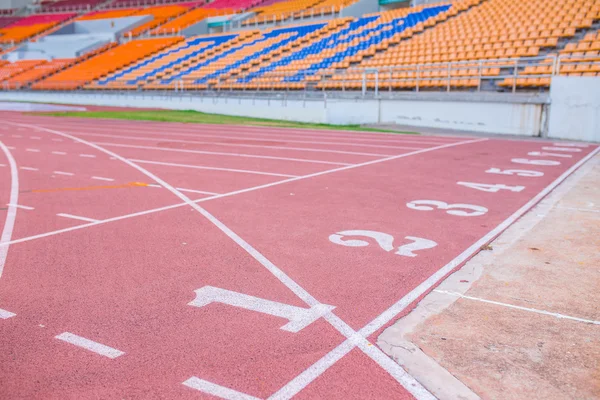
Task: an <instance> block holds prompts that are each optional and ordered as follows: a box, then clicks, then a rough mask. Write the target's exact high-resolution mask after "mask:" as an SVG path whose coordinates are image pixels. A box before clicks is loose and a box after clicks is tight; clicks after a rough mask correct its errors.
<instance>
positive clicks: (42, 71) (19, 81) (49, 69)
mask: <svg viewBox="0 0 600 400" xmlns="http://www.w3.org/2000/svg"><path fill="white" fill-rule="evenodd" d="M22 62H23V61H21V62H19V63H22ZM71 62H72V61H71V60H61V59H56V60H52V61H47V62H46V61H42V62H40V63H38V64H35V63H33V62H32V64H34V65H33V67H32V68H27V69H23V70H22V71H21V72H19V73H17V74H14V75H12V77H11V78H10V79H6V80H5V81H3V86H5V87H7V88H10V89H15V88H20V87H25V86H27V85H29V84H31V83H32V82H36V81H38V80H40V79H42V78H43V77H45V76H46V75H48V74H50V73H53V72H55V71H57V70H59V69H61V68H63V67H65V66H66V65H68V64H69V63H71ZM1 73H2V69H1V68H0V74H1Z"/></svg>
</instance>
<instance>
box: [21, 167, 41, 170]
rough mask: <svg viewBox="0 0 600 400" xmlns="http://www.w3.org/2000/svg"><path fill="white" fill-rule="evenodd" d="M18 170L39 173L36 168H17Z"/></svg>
mask: <svg viewBox="0 0 600 400" xmlns="http://www.w3.org/2000/svg"><path fill="white" fill-rule="evenodd" d="M19 168H20V169H22V170H24V171H39V170H38V169H37V168H33V167H19Z"/></svg>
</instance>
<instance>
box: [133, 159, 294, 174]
mask: <svg viewBox="0 0 600 400" xmlns="http://www.w3.org/2000/svg"><path fill="white" fill-rule="evenodd" d="M128 160H129V161H132V162H135V163H138V164H153V165H164V166H167V167H180V168H193V169H206V170H211V171H225V172H240V173H243V174H254V175H267V176H279V177H284V178H297V177H298V176H297V175H289V174H279V173H274V172H262V171H252V170H247V169H234V168H220V167H207V166H204V165H189V164H177V163H169V162H162V161H151V160H137V159H132V158H129V159H128Z"/></svg>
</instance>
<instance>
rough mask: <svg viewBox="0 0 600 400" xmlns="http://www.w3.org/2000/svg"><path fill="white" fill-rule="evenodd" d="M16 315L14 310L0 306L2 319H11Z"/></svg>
mask: <svg viewBox="0 0 600 400" xmlns="http://www.w3.org/2000/svg"><path fill="white" fill-rule="evenodd" d="M15 315H17V314H15V313H14V312H10V311H8V310H4V309H2V308H0V319H9V318H12V317H14V316H15Z"/></svg>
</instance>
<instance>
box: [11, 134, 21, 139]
mask: <svg viewBox="0 0 600 400" xmlns="http://www.w3.org/2000/svg"><path fill="white" fill-rule="evenodd" d="M10 136H11V137H14V138H17V139H18V138H22V137H23V136H21V135H10Z"/></svg>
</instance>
